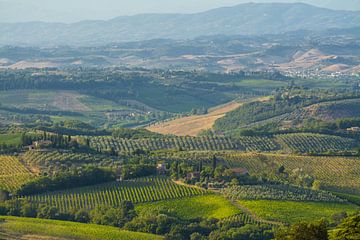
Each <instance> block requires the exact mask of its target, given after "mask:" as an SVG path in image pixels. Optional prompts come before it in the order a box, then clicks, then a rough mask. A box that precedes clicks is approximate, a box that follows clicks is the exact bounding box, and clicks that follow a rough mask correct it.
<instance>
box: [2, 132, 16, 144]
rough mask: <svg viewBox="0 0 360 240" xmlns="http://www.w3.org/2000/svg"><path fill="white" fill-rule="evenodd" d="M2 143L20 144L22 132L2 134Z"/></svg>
mask: <svg viewBox="0 0 360 240" xmlns="http://www.w3.org/2000/svg"><path fill="white" fill-rule="evenodd" d="M0 144H6V145H19V144H21V134H20V133H9V134H0Z"/></svg>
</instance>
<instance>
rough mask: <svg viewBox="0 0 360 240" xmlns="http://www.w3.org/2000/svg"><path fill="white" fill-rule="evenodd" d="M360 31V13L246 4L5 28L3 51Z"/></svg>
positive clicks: (3, 25)
mask: <svg viewBox="0 0 360 240" xmlns="http://www.w3.org/2000/svg"><path fill="white" fill-rule="evenodd" d="M358 26H360V11H336V10H330V9H324V8H318V7H314V6H311V5H307V4H302V3H294V4H290V3H247V4H241V5H237V6H235V7H225V8H218V9H214V10H210V11H207V12H202V13H196V14H142V15H135V16H127V17H118V18H115V19H112V20H109V21H82V22H78V23H73V24H63V23H43V22H28V23H1V24H0V32H1V35H0V45H28V46H53V45H79V46H85V45H103V44H108V43H113V42H129V41H142V40H149V39H159V38H169V39H192V38H196V37H199V36H208V35H236V34H239V35H261V34H279V33H284V32H290V31H297V30H311V31H318V30H324V29H331V28H340V29H344V28H353V27H358Z"/></svg>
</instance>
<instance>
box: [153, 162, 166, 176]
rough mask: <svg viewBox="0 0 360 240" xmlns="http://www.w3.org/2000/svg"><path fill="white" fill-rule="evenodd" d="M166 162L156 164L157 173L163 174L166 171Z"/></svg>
mask: <svg viewBox="0 0 360 240" xmlns="http://www.w3.org/2000/svg"><path fill="white" fill-rule="evenodd" d="M167 171H168V170H167V169H166V164H165V163H158V164H157V165H156V173H157V174H158V175H165V174H166V173H167Z"/></svg>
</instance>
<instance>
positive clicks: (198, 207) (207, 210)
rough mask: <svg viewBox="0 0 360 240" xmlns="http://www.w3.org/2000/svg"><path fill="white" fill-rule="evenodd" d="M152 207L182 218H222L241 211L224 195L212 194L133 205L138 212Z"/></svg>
mask: <svg viewBox="0 0 360 240" xmlns="http://www.w3.org/2000/svg"><path fill="white" fill-rule="evenodd" d="M154 208H165V209H169V210H170V211H171V212H174V213H175V214H176V215H177V216H179V217H181V218H183V219H194V218H199V217H203V218H217V219H222V218H227V217H230V216H233V215H237V214H240V213H241V211H240V210H239V209H238V208H236V207H235V206H234V205H232V204H231V203H230V202H229V201H228V200H226V199H225V198H224V197H222V196H219V195H212V194H211V195H203V196H196V197H186V198H181V199H175V200H167V201H159V202H154V203H144V204H139V205H137V206H136V207H135V209H136V210H137V211H139V212H141V211H146V210H149V209H154ZM244 218H245V217H244Z"/></svg>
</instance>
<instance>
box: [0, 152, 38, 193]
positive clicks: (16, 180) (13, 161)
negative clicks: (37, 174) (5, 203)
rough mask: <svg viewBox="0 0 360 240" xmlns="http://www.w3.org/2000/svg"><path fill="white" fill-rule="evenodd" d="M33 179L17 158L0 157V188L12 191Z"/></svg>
mask: <svg viewBox="0 0 360 240" xmlns="http://www.w3.org/2000/svg"><path fill="white" fill-rule="evenodd" d="M33 177H34V175H33V174H32V173H31V172H30V171H29V170H28V169H27V168H26V167H25V166H24V165H23V164H22V163H21V162H20V161H19V159H18V158H16V157H13V156H4V155H0V188H2V189H4V190H7V191H13V190H15V189H17V188H18V187H20V186H21V185H22V184H24V183H26V182H28V181H29V180H31V179H32V178H33Z"/></svg>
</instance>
